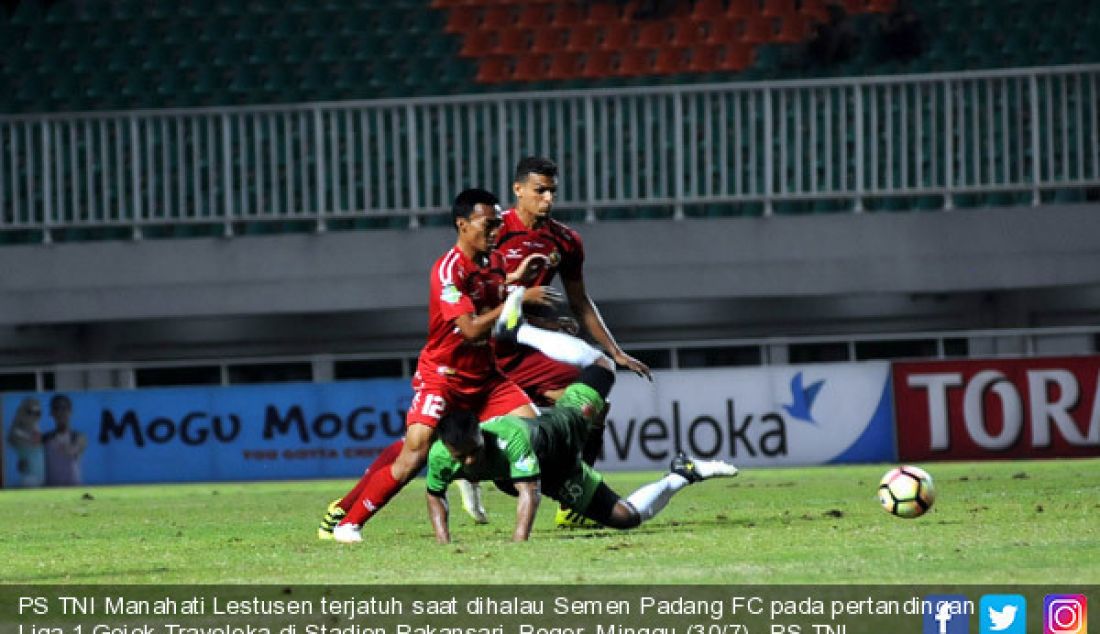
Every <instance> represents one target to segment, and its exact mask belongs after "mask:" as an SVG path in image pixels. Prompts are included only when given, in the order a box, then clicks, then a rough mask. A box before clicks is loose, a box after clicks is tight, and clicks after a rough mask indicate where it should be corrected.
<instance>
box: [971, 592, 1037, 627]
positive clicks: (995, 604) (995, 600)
mask: <svg viewBox="0 0 1100 634" xmlns="http://www.w3.org/2000/svg"><path fill="white" fill-rule="evenodd" d="M978 613H979V619H978V623H979V625H980V629H979V630H978V631H979V632H980V633H981V634H1027V600H1026V599H1024V597H1023V595H1020V594H987V595H984V596H982V600H981V602H980V603H979V604H978Z"/></svg>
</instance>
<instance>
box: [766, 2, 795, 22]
mask: <svg viewBox="0 0 1100 634" xmlns="http://www.w3.org/2000/svg"><path fill="white" fill-rule="evenodd" d="M792 13H795V6H794V0H764V6H763V7H762V9H761V11H760V15H762V16H764V17H767V18H782V17H785V16H788V15H790V14H792Z"/></svg>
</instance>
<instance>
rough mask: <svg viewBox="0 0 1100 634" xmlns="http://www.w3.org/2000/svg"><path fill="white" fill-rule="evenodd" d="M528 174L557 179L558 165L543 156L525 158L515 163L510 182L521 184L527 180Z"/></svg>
mask: <svg viewBox="0 0 1100 634" xmlns="http://www.w3.org/2000/svg"><path fill="white" fill-rule="evenodd" d="M528 174H538V175H539V176H546V177H548V178H557V177H558V164H557V163H555V162H554V161H552V160H550V159H548V158H546V157H545V156H525V157H523V158H521V159H520V160H519V163H516V174H515V178H514V179H513V180H512V182H514V183H522V182H523V181H525V180H527V175H528Z"/></svg>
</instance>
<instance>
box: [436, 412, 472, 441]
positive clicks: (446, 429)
mask: <svg viewBox="0 0 1100 634" xmlns="http://www.w3.org/2000/svg"><path fill="white" fill-rule="evenodd" d="M479 424H480V423H479V422H478V420H477V414H474V413H473V412H471V411H468V410H463V409H453V410H451V411H449V412H447V413H446V414H444V415H443V417H442V418H440V419H439V423H438V424H437V425H436V426H435V432H436V433H437V434H438V435H439V439H440V440H442V441H443V444H445V445H449V446H451V447H457V446H459V445H461V444H462V443H463V442H465V441H466V440H467V439H468V438H470V437H471V436H473V435H474V434H476V433H477V431H478V428H479V427H478V425H479Z"/></svg>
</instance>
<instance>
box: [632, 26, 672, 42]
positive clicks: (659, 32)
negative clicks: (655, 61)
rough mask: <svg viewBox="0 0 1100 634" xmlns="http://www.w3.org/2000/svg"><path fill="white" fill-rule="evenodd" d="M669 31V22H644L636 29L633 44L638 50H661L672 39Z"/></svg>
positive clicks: (670, 27) (670, 29)
mask: <svg viewBox="0 0 1100 634" xmlns="http://www.w3.org/2000/svg"><path fill="white" fill-rule="evenodd" d="M671 31H672V24H671V23H670V22H665V21H655V22H646V23H644V24H642V25H641V26H640V27H639V28H638V32H637V36H636V38H635V40H634V44H635V45H636V46H638V47H640V48H661V47H662V46H666V45H667V44H668V43H669V41H670V40H671V39H672V38H671Z"/></svg>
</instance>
